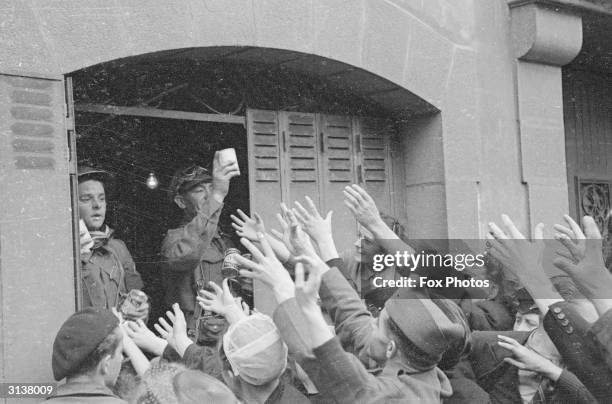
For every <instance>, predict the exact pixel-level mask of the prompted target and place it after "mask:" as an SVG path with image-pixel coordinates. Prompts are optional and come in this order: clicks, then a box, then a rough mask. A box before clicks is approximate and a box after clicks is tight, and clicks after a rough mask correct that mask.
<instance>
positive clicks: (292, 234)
mask: <svg viewBox="0 0 612 404" xmlns="http://www.w3.org/2000/svg"><path fill="white" fill-rule="evenodd" d="M276 218H277V219H278V223H279V224H280V225H281V228H282V230H283V231H282V233H281V232H279V231H277V230H272V234H273V235H274V236H275V237H277V238H278V239H280V240H281V241H282V242H283V243H284V244H285V246H286V247H287V249H288V250H289V252H290V253H291V255H293V256H298V255H304V254H306V255H313V254H314V255H316V252H315V249H314V247H313V245H312V243H311V242H310V238H308V235H307V234H306V233H304V231H303V230H302V228H301V226H300V223H299V222H298V219H297V217H296V216H295V214H294V213H293V212H292V211H291V210H289V209H288V208H287V206H286V205H285V204H284V203H281V213H280V214H277V215H276Z"/></svg>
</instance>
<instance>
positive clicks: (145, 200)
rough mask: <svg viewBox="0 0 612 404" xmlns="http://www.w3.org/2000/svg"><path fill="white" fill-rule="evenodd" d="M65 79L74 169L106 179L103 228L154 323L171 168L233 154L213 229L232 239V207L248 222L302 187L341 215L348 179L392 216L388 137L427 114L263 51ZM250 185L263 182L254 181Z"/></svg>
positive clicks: (283, 54) (368, 81)
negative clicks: (114, 237) (127, 264)
mask: <svg viewBox="0 0 612 404" xmlns="http://www.w3.org/2000/svg"><path fill="white" fill-rule="evenodd" d="M71 78H72V81H73V88H74V104H75V105H74V106H75V111H76V114H75V128H76V134H77V135H76V149H77V160H78V163H79V164H90V165H95V166H96V167H99V168H102V169H105V170H107V171H110V172H112V173H113V174H115V179H116V181H115V183H116V187H115V192H114V194H112V195H110V198H109V199H110V204H109V213H108V216H107V217H108V219H107V222H108V224H109V225H110V226H111V227H114V228H115V230H116V231H117V234H118V236H119V237H120V238H121V239H122V240H123V241H125V243H126V244H127V247H128V249H129V251H130V253H131V254H132V257H133V258H134V260H135V262H136V267H137V269H138V271H139V272H140V274H141V275H142V277H143V280H144V282H145V291H146V292H147V293H148V294H149V295H150V296H151V297H152V300H153V309H154V311H153V312H152V318H156V317H157V315H158V314H160V313H161V312H162V310H164V309H165V308H164V307H162V305H161V304H160V303H161V302H162V301H163V289H162V285H161V274H160V272H161V271H160V265H159V264H160V256H159V252H160V251H159V250H160V245H161V241H162V239H163V237H164V235H165V233H166V231H167V230H168V229H170V228H174V227H176V226H177V225H178V222H179V221H180V211H179V210H178V208H176V207H175V205H174V204H173V203H172V201H171V200H170V195H169V194H168V192H167V189H168V186H169V183H170V180H171V178H172V175H173V173H174V171H175V170H176V169H177V168H181V167H185V166H187V165H190V164H193V163H196V164H200V165H204V166H206V165H210V163H211V160H212V156H213V154H214V151H215V150H219V149H223V148H227V147H233V148H235V149H236V151H237V157H238V162H239V165H240V167H241V173H242V174H241V176H240V177H238V178H235V179H234V180H232V185H231V187H230V193H229V194H228V197H227V198H226V204H225V205H226V206H225V208H224V214H223V215H222V220H221V222H222V224H221V226H222V227H223V228H226V229H227V230H228V231H230V232H231V227H230V222H229V220H228V216H229V214H230V213H232V212H234V211H235V209H237V208H240V209H242V210H244V211H245V212H247V213H248V212H249V211H250V208H251V207H253V202H254V200H256V202H257V203H256V205H257V206H255V209H258V210H260V209H266V210H270V211H272V209H273V208H274V207H276V208H277V207H278V202H280V199H281V198H282V200H284V199H285V198H287V202H289V200H290V199H291V200H293V199H295V195H297V194H299V193H300V192H302V191H301V190H306V191H307V192H306V191H305V192H306V194H310V195H311V196H313V195H314V196H316V194H317V192H328V193H329V194H330V195H331V194H332V192H334V195H335V194H338V195H340V196H338V197H337V198H338V199H337V200H334V197H333V196H332V197H330V198H327V199H325V198H323V197H321V198H320V201H321V205H320V208H321V209H330V208H334V209H337V207H336V206H334V207H330V205H331V204H334V203H335V202H338V201H339V203H338V204H337V205H338V207H341V203H340V202H341V191H340V189H341V188H342V187H343V186H345V185H348V184H350V183H351V182H363V183H364V184H365V185H366V186H368V187H370V188H371V190H372V191H373V193H374V194H376V196H377V197H380V198H381V204H382V205H385V206H386V208H387V209H388V212H391V213H392V212H393V209H395V206H396V205H398V204H397V203H396V202H397V201H398V200H401V192H402V188H401V185H400V184H401V175H400V176H396V175H391V169H392V166H396V167H399V168H400V170H398V171H401V166H402V165H401V163H399V162H391V161H390V160H391V159H390V156H391V150H392V149H393V148H395V150H397V148H398V147H397V145H398V144H399V140H398V133H397V131H395V130H394V128H395V127H396V126H401V124H402V123H403V122H405V121H406V120H408V119H411V118H412V117H413V116H415V115H423V114H431V113H433V112H435V111H434V110H435V109H434V108H433V107H432V106H431V105H429V104H427V103H425V102H424V101H422V100H421V99H420V98H418V97H416V96H414V95H413V94H411V93H409V92H408V91H406V90H405V89H403V88H401V87H398V86H397V85H395V84H392V83H390V82H388V81H386V80H383V79H381V78H380V77H377V76H374V75H372V74H370V73H367V72H365V71H363V70H359V69H355V68H353V67H351V66H348V65H345V64H343V63H339V62H335V61H331V60H328V59H324V58H321V57H315V56H313V55H306V54H299V53H296V52H287V51H280V50H273V49H258V48H235V47H224V48H198V49H185V50H175V51H168V52H162V53H159V54H152V55H141V56H135V57H132V58H129V59H124V60H116V61H111V62H107V63H103V64H100V65H96V66H92V67H90V68H87V69H83V70H80V71H78V72H75V73H74V74H72V75H71ZM249 110H250V111H253V110H260V111H272V112H273V113H272V114H271V115H270V114H266V116H267V115H269V116H271V117H272V118H271V119H272V121H270V122H267V121H266V122H255V124H254V123H253V122H251V121H249V122H247V120H248V119H247V115H249V114H248V111H249ZM251 116H253V115H251ZM365 117H368V119H365ZM362 118H363V119H362ZM369 118H373V119H369ZM294 119H297V120H298V121H299V122H298V121H295V122H294V121H293V120H294ZM303 119H306V120H307V121H308V123H307V122H306V121H304V122H302V120H303ZM372 123H374V124H372ZM259 130H263V131H264V133H259V132H258V131H259ZM285 131H286V136H285ZM271 134H276V135H277V138H275V139H276V140H274V139H272V138H270V137H269V135H271ZM262 135H266V136H268V140H266V141H265V142H264V143H266V144H265V145H264V146H266V147H270V146H272V148H274V150H276V151H274V153H276V154H277V155H278V161H279V163H278V165H277V166H275V167H271V166H270V165H269V164H268V163H272V161H271V160H266V161H267V163H266V164H263V165H257V164H256V162H257V161H263V160H258V159H261V158H269V156H265V155H264V154H266V153H267V152H266V153H260V152H261V151H262V149H261V148H260V149H259V150H258V149H257V147H259V146H261V144H258V142H259V141H260V140H261V139H262ZM383 139H385V140H384V141H383ZM270 140H272V143H267V142H269V141H270ZM292 142H293V143H292ZM273 144H275V145H276V146H273ZM285 144H286V145H287V147H286V150H284V151H283V148H285ZM248 145H251V146H250V148H249V146H248ZM251 149H252V150H251ZM283 153H284V154H283ZM395 154H396V155H397V153H395ZM400 157H401V156H400ZM308 159H310V162H309V161H308ZM250 165H252V166H250ZM272 168H273V169H278V171H279V173H280V174H279V175H280V176H284V179H283V180H282V181H281V180H279V181H278V182H279V184H278V188H279V189H281V191H280V192H279V193H278V194H273V193H270V194H268V193H267V191H266V190H267V188H266V186H267V185H271V186H272V187H276V185H273V184H271V183H270V181H269V180H270V179H271V178H272V177H268V176H267V175H261V176H259V174H261V172H260V171H258V170H270V169H272ZM309 171H310V173H309ZM151 173H153V174H154V176H155V177H156V178H157V180H158V182H159V186H158V187H157V188H155V189H150V188H148V187H147V178H148V177H149V176H150V174H151ZM310 174H312V175H310ZM260 177H261V178H263V179H264V180H263V182H257V181H258V180H259V179H260ZM396 180H397V182H398V183H397V184H395V185H394V184H393V183H392V182H393V181H396ZM281 182H282V184H281ZM296 190H297V191H296ZM261 194H266V195H263V197H260V196H261ZM254 195H257V198H254ZM300 197H303V196H300ZM266 198H267V199H266ZM268 199H269V200H268ZM383 200H384V203H382V201H383ZM325 201H327V202H325ZM326 203H327V205H326ZM394 204H395V205H394ZM343 214H345V216H346V215H348V212H344V213H343ZM334 217H339V214H338V212H335V214H334ZM342 220H344V221H343V222H342V223H343V224H342V225H341V226H340V227H342V226H345V225H346V226H347V228H346V229H344V228H338V231H340V232H342V234H343V235H344V237H343V238H342V240H341V241H342V242H345V241H346V243H347V244H348V245H351V244H352V237H347V236H348V235H349V234H353V235H355V234H356V229H355V224H354V220H352V218H350V217H348V216H347V217H346V218H344V219H342ZM270 227H275V223H271V226H270Z"/></svg>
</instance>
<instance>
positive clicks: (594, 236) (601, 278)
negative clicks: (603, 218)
mask: <svg viewBox="0 0 612 404" xmlns="http://www.w3.org/2000/svg"><path fill="white" fill-rule="evenodd" d="M582 227H583V228H584V234H585V237H586V240H585V248H584V256H583V257H582V258H581V259H580V260H579V261H578V262H574V257H573V254H572V259H570V258H566V257H559V258H557V259H555V261H554V264H555V266H556V267H557V268H559V269H560V270H562V271H564V272H565V273H567V274H568V275H569V276H570V277H571V278H572V279H573V280H574V282H575V283H576V286H577V287H578V288H579V289H580V291H581V292H582V293H583V294H584V295H585V297H587V298H588V299H591V300H592V302H593V305H594V306H595V308H596V309H597V312H598V313H599V314H600V315H601V314H604V313H605V312H606V311H608V310H610V309H612V274H610V272H609V271H608V270H607V269H606V266H605V263H604V260H603V253H602V242H601V234H600V233H599V228H598V227H597V224H596V223H595V221H594V220H593V218H592V217H590V216H585V217H584V218H583V219H582Z"/></svg>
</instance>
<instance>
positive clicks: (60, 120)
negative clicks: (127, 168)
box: [0, 73, 80, 383]
mask: <svg viewBox="0 0 612 404" xmlns="http://www.w3.org/2000/svg"><path fill="white" fill-rule="evenodd" d="M65 112H66V110H65V91H64V82H63V78H62V77H57V78H41V77H23V76H16V75H5V74H1V73H0V206H1V207H2V209H0V223H2V225H1V226H0V240H2V248H1V250H0V278H1V279H0V307H3V308H5V310H3V311H4V314H0V327H1V328H2V329H1V330H0V334H2V336H3V340H2V342H1V343H0V344H2V345H3V348H8V347H10V349H1V350H0V351H1V352H0V374H7V375H11V377H12V378H14V379H15V380H21V381H23V382H30V383H31V382H34V381H37V380H49V379H48V377H49V375H48V374H47V373H48V372H46V371H44V370H40V358H41V357H45V356H46V355H48V353H49V352H50V350H51V349H52V346H51V344H52V339H50V338H48V336H52V335H54V333H56V332H57V325H58V324H61V323H62V321H64V320H65V319H66V317H68V316H69V315H70V313H73V312H74V310H75V308H76V292H75V285H76V286H77V287H80V281H77V282H79V283H77V282H75V271H73V269H72V268H71V265H72V264H73V262H74V248H73V236H74V235H73V229H72V216H71V193H70V170H69V155H70V151H69V149H68V142H67V136H66V126H67V125H66V113H65ZM77 237H78V236H77ZM32 324H36V333H35V334H33V333H28V332H26V333H24V332H23V330H27V329H32ZM24 352H27V353H28V354H27V355H24Z"/></svg>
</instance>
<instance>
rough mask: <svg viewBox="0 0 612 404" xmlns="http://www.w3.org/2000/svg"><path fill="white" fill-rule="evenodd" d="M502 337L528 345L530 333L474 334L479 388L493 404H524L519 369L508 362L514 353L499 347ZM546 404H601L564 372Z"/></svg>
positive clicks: (473, 356)
mask: <svg viewBox="0 0 612 404" xmlns="http://www.w3.org/2000/svg"><path fill="white" fill-rule="evenodd" d="M500 334H501V335H505V336H508V337H511V338H513V339H515V340H516V341H518V342H519V343H520V344H524V343H525V342H526V341H527V338H528V337H529V335H530V332H522V331H505V332H499V331H476V332H474V333H472V344H473V345H472V352H471V353H470V362H471V363H472V367H473V369H474V373H475V375H476V379H477V381H478V384H479V385H480V386H481V387H482V388H483V389H484V390H486V391H487V392H488V393H489V396H490V398H491V401H492V402H493V403H503V404H511V403H517V402H518V403H520V402H521V396H520V393H519V389H518V386H519V379H518V369H517V368H516V367H514V366H512V365H510V364H508V363H506V362H504V358H507V357H512V353H511V352H510V351H508V350H507V349H505V348H502V347H501V346H499V344H498V343H497V336H498V335H500ZM545 402H546V403H559V404H561V403H594V404H596V403H597V400H595V398H594V397H593V396H592V395H591V393H590V392H589V391H588V389H587V388H586V387H585V386H584V384H583V383H581V382H580V380H578V378H577V377H576V376H575V375H574V374H573V373H571V372H570V371H568V370H563V371H562V373H561V376H560V378H559V380H557V381H556V383H555V384H554V386H552V385H551V388H550V389H548V390H547V391H545Z"/></svg>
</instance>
